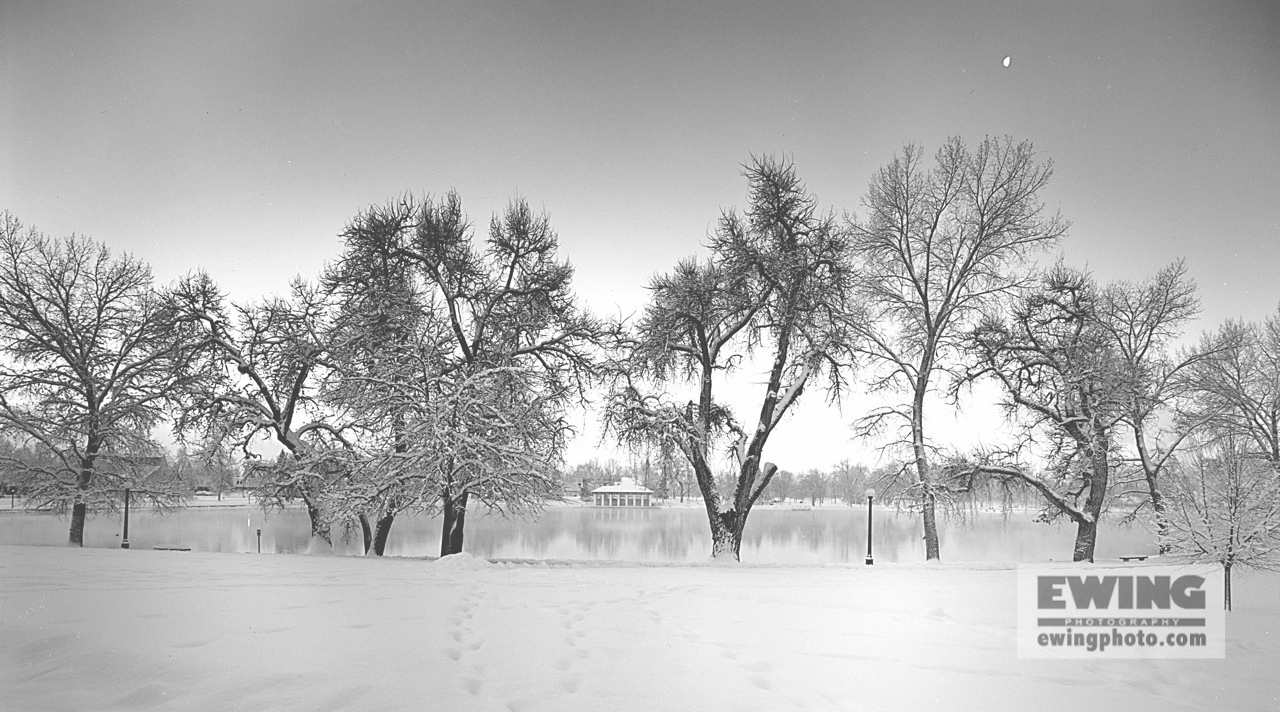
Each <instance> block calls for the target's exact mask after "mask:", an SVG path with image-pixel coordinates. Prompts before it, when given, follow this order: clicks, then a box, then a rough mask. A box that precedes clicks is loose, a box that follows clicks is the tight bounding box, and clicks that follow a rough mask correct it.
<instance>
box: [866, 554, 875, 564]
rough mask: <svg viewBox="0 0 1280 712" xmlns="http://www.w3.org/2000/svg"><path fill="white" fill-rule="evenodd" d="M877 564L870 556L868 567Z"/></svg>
mask: <svg viewBox="0 0 1280 712" xmlns="http://www.w3.org/2000/svg"><path fill="white" fill-rule="evenodd" d="M875 563H876V560H875V559H873V558H871V557H870V556H868V557H867V566H871V565H873V564H875Z"/></svg>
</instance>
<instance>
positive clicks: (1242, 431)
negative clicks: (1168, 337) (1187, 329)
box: [1185, 312, 1280, 472]
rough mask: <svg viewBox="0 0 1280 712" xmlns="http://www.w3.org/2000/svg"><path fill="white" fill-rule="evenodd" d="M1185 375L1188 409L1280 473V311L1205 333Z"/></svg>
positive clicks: (1228, 324) (1232, 322)
mask: <svg viewBox="0 0 1280 712" xmlns="http://www.w3.org/2000/svg"><path fill="white" fill-rule="evenodd" d="M1195 354H1196V355H1197V356H1198V357H1199V358H1198V359H1197V361H1196V363H1195V364H1194V366H1193V367H1192V368H1190V369H1189V370H1188V372H1187V374H1186V378H1185V385H1186V387H1187V388H1189V389H1190V390H1191V392H1192V394H1193V396H1192V401H1193V403H1192V406H1191V408H1190V409H1189V414H1190V415H1191V416H1192V417H1194V418H1196V419H1199V420H1203V421H1205V422H1206V423H1207V426H1208V427H1209V428H1210V429H1212V430H1213V431H1214V432H1216V433H1218V434H1220V435H1232V436H1234V437H1235V438H1236V439H1237V440H1238V441H1239V442H1241V443H1248V444H1249V454H1250V455H1254V456H1257V457H1261V458H1263V459H1264V460H1266V461H1267V462H1269V463H1271V467H1272V469H1274V470H1276V471H1277V472H1280V312H1277V313H1276V314H1273V315H1271V316H1270V317H1268V318H1267V319H1265V320H1264V321H1262V322H1261V323H1244V322H1240V321H1229V322H1227V323H1225V324H1223V325H1222V327H1221V328H1220V329H1219V330H1218V332H1217V333H1216V334H1206V335H1205V336H1204V337H1202V339H1201V341H1200V344H1199V345H1198V346H1197V347H1196V349H1195Z"/></svg>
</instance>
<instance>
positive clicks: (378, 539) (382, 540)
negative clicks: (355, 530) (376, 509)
mask: <svg viewBox="0 0 1280 712" xmlns="http://www.w3.org/2000/svg"><path fill="white" fill-rule="evenodd" d="M395 521H396V513H395V512H394V511H391V510H388V511H387V513H386V514H383V515H382V516H381V517H379V518H378V525H377V528H376V529H375V530H374V534H373V554H374V556H382V555H383V554H384V553H386V551H387V538H388V537H390V536H391V525H392V524H393V523H394V522H395ZM458 536H459V544H458V548H459V550H461V548H462V544H461V536H462V534H461V532H459V534H458ZM455 553H456V552H455Z"/></svg>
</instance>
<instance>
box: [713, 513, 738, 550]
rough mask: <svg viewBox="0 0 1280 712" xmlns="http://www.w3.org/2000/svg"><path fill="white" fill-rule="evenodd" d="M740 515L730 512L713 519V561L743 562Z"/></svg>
mask: <svg viewBox="0 0 1280 712" xmlns="http://www.w3.org/2000/svg"><path fill="white" fill-rule="evenodd" d="M739 525H740V522H739V520H738V513H737V512H735V511H733V510H729V511H728V512H720V513H719V514H718V515H716V516H715V517H712V518H711V559H712V560H713V561H726V560H728V559H732V560H734V561H741V560H742V558H741V554H740V550H741V548H742V527H741V526H739Z"/></svg>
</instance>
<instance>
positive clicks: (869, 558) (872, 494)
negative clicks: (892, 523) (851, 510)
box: [867, 489, 876, 566]
mask: <svg viewBox="0 0 1280 712" xmlns="http://www.w3.org/2000/svg"><path fill="white" fill-rule="evenodd" d="M875 496H876V491H875V490H873V489H868V490H867V566H871V565H872V564H874V563H875V562H876V560H875V557H873V556H872V555H871V500H872V499H875Z"/></svg>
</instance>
